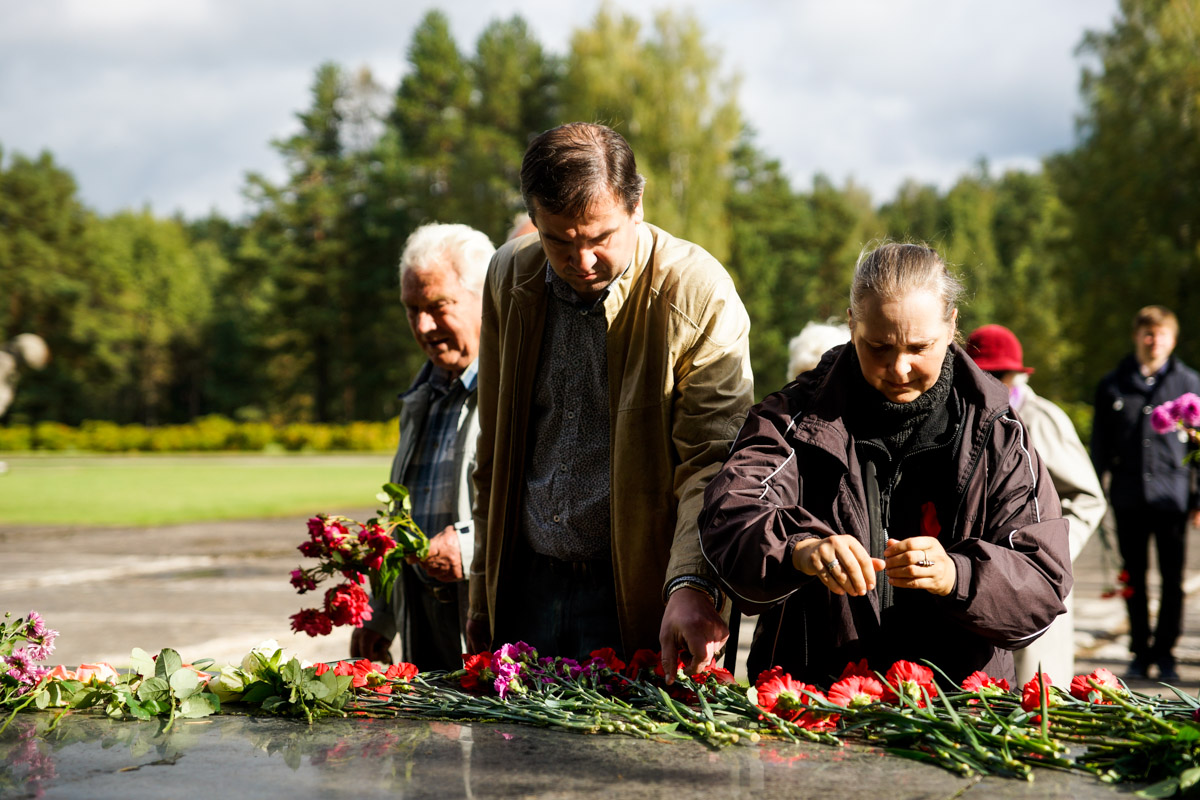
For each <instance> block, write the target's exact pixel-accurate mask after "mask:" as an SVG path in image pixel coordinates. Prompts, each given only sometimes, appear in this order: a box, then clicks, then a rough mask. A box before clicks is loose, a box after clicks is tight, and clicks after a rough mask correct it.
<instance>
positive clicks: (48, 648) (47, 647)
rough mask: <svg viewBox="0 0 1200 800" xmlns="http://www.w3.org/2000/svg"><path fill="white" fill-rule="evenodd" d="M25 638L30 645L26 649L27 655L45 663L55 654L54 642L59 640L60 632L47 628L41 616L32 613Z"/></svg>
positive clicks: (26, 624) (27, 619)
mask: <svg viewBox="0 0 1200 800" xmlns="http://www.w3.org/2000/svg"><path fill="white" fill-rule="evenodd" d="M23 636H24V637H25V641H26V642H27V643H28V644H27V645H26V648H25V650H26V655H28V656H29V658H31V659H33V660H34V661H45V660H46V659H47V658H49V657H50V654H51V653H53V652H54V640H55V639H57V638H58V631H56V630H51V629H50V628H47V627H46V623H45V621H44V620H42V617H41V615H40V614H38V613H37V612H36V611H30V612H29V616H28V617H27V618H26V620H25V632H24V634H23Z"/></svg>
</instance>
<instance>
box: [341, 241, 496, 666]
mask: <svg viewBox="0 0 1200 800" xmlns="http://www.w3.org/2000/svg"><path fill="white" fill-rule="evenodd" d="M494 252H495V248H494V247H493V246H492V243H491V242H490V241H489V240H488V238H487V236H485V235H484V234H482V233H480V232H479V231H477V230H474V229H472V228H469V227H467V226H466V225H440V224H431V225H424V226H422V227H420V228H418V229H417V230H416V231H414V232H413V234H412V235H411V236H410V237H409V239H408V242H407V243H406V244H405V247H404V253H403V255H401V257H400V296H401V299H402V301H403V302H404V307H405V310H406V311H407V313H408V324H409V327H410V328H411V329H412V333H413V337H414V338H415V339H416V341H417V344H418V345H420V347H421V349H422V350H423V351H424V352H425V354H426V356H428V358H429V360H428V361H427V362H426V363H425V365H424V366H423V367H422V368H421V371H420V373H419V374H418V375H417V377H416V379H415V380H414V381H413V384H412V386H410V387H409V389H408V391H406V392H404V394H402V395H401V396H400V399H401V402H402V404H403V405H402V409H401V412H400V446H399V448H398V449H397V451H396V457H395V459H394V460H393V463H392V475H391V480H392V482H393V483H400V484H403V485H405V486H407V487H408V489H409V493H410V497H411V498H412V505H413V519H414V521H415V522H416V523H417V525H418V526H419V527H420V528H421V530H423V531H425V533H426V534H427V535H428V536H429V537H430V546H429V556H428V557H427V558H426V559H425V560H424V561H422V562H419V563H415V562H414V563H410V564H409V565H408V566H406V567H405V568H404V571H403V574H402V575H401V576H400V579H399V580H397V582H396V587H395V589H394V590H393V592H392V597H391V598H379V597H374V598H372V599H371V608H372V611H373V615H372V618H371V620H370V621H369V622H367V623H366V624H365V625H364V626H363V627H362V628H359V629H357V630H355V632H354V634H353V635H352V637H351V639H350V655H351V656H353V657H356V658H371V659H374V660H377V661H391V653H390V652H389V650H388V647H389V645H390V643H391V641H392V638H393V637H394V636H395V635H396V634H397V633H399V634H400V642H401V648H402V650H401V652H402V657H403V659H404V660H405V661H408V662H411V663H413V664H416V665H417V666H418V667H419V668H420V669H421V670H423V671H424V670H433V669H445V670H453V669H458V668H459V667H461V666H462V654H463V653H464V652H465V646H464V642H463V632H464V630H465V626H466V614H467V581H466V579H465V576H464V569H463V565H464V564H467V565H470V563H471V552H472V550H473V548H474V536H473V534H472V532H471V505H472V502H473V499H474V489H473V486H472V484H471V473H472V471H473V470H474V467H475V439H476V436H477V435H478V432H479V424H478V421H477V418H476V382H475V381H476V373H477V368H476V367H477V365H476V357H477V353H478V350H479V329H480V313H481V311H480V309H481V291H482V286H483V281H484V278H485V276H486V273H487V265H488V261H489V260H490V259H491V257H492V253H494Z"/></svg>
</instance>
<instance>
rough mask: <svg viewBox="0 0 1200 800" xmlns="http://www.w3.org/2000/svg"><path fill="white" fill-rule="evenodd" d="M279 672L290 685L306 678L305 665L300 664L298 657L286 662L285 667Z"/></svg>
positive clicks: (294, 684)
mask: <svg viewBox="0 0 1200 800" xmlns="http://www.w3.org/2000/svg"><path fill="white" fill-rule="evenodd" d="M314 672H315V670H314ZM279 674H280V675H281V676H282V677H283V680H284V682H285V683H287V684H288V685H289V686H296V685H298V684H299V683H300V682H301V681H303V680H304V678H305V675H304V667H302V666H300V660H299V659H297V658H292V660H291V661H289V662H288V663H286V664H284V665H283V668H282V669H280V670H279Z"/></svg>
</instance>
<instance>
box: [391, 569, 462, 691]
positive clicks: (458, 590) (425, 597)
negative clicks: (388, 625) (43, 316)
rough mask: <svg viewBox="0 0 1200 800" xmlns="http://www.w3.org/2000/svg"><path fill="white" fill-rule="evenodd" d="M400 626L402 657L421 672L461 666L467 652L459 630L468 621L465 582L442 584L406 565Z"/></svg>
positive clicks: (402, 577)
mask: <svg viewBox="0 0 1200 800" xmlns="http://www.w3.org/2000/svg"><path fill="white" fill-rule="evenodd" d="M399 580H400V581H401V582H402V585H403V591H404V610H403V614H402V620H401V627H400V648H401V651H402V654H401V660H403V661H408V662H409V663H412V664H416V665H417V667H418V668H419V669H420V670H421V671H422V672H425V671H428V670H433V669H444V670H455V669H462V665H463V660H462V654H463V653H464V652H466V648H465V646H464V644H463V640H462V634H461V631H464V630H466V622H467V603H468V601H467V582H466V581H457V582H455V583H442V582H441V581H433V580H432V579H430V578H427V577H424V576H421V575H418V574H417V571H416V568H415V567H413V566H412V565H410V564H405V565H404V567H403V572H402V574H401V576H400V578H399Z"/></svg>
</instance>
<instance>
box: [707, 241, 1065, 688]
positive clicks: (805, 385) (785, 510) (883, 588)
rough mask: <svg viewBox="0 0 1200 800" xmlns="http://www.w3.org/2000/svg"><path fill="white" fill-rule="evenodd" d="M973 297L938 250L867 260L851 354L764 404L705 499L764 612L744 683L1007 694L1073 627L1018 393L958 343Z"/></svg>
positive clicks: (730, 568)
mask: <svg viewBox="0 0 1200 800" xmlns="http://www.w3.org/2000/svg"><path fill="white" fill-rule="evenodd" d="M961 293H962V286H961V284H960V283H959V282H958V280H957V279H956V278H954V276H953V275H951V274H950V272H949V271H948V270H947V269H946V267H945V265H944V263H943V262H942V260H941V258H940V257H939V256H938V255H937V253H936V252H934V251H933V250H931V249H929V248H927V247H923V246H920V245H911V244H885V245H882V246H881V247H879V248H878V249H876V250H874V251H873V252H871V253H868V254H866V255H865V256H864V257H863V258H861V259H860V261H859V264H858V266H857V267H856V269H855V275H854V282H853V285H852V286H851V292H850V310H849V320H850V330H851V335H852V338H851V342H850V343H849V344H847V345H843V346H841V347H837V348H834V349H832V350H830V351H829V352H827V353H826V354H825V356H824V358H823V359H822V360H821V363H820V364H819V365H818V366H817V367H816V368H815V369H813V370H811V371H809V372H806V373H803V374H802V375H800V376H799V377H798V378H797V379H796V380H795V381H794V382H792V383H791V384H789V385H787V386H785V387H784V388H783V389H782V390H780V391H779V392H776V393H775V394H772V395H771V396H769V397H767V398H766V399H765V400H764V401H763V402H762V403H760V404H758V405H757V406H755V407H754V408H753V409H752V410H751V412H750V415H749V416H748V417H747V419H746V423H745V425H744V426H743V428H742V431H741V433H740V434H739V435H738V439H737V441H736V442H735V444H734V447H733V450H732V452H731V454H730V456H729V459H728V461H727V462H726V463H725V466H724V467H723V468H722V470H721V472H720V474H718V476H717V477H716V478H714V479H713V481H712V482H711V483H710V484H709V486H708V489H707V491H706V493H705V507H704V511H703V513H702V514H701V517H700V523H701V533H700V539H701V545H702V547H703V549H704V553H705V556H706V557H707V558H708V560H709V561H710V562H711V564H712V566H713V567H714V569H715V570H716V572H717V574H719V575H720V576H721V579H722V581H723V582H724V584H725V586H726V588H727V589H728V591H729V592H730V594H731V595H732V596H733V597H734V598H736V599H737V600H738V604H739V606H740V607H741V609H742V610H743V611H751V612H753V611H756V610H762V611H763V613H762V614H761V616H760V619H759V622H758V627H757V629H756V631H755V636H754V643H753V645H752V647H751V650H750V658H749V662H748V667H749V671H750V677H751V678H753V677H754V676H756V675H757V674H758V673H759V671H760V670H762V669H765V668H768V667H771V666H775V665H778V666H782V667H783V668H784V669H785V670H787V671H788V672H790V673H791V674H792V675H793V676H795V677H797V678H800V679H802V680H806V681H810V682H813V683H819V684H823V685H828V683H829V682H830V681H831V680H833V679H836V678H837V677H838V675H839V674H840V673H841V671H842V669H843V667H844V666H845V665H846V663H847V662H849V661H858V660H860V659H863V658H866V659H868V662H869V664H870V666H871V668H872V669H876V670H879V671H881V672H882V671H886V670H887V669H888V667H889V666H891V664H892V662H893V661H895V660H897V659H906V660H910V661H918V660H927V661H931V662H933V663H934V664H936V665H937V666H938V667H939V668H941V669H942V670H943V671H945V672H946V674H947V675H948V676H949V677H950V678H951V679H952V680H954V681H955V682H958V681H961V680H962V678H964V677H966V676H967V675H969V674H970V673H971V672H973V671H975V670H983V671H985V672H987V673H988V674H989V675H991V676H993V677H995V678H1006V679H1008V680H1009V681H1010V682H1013V681H1014V675H1013V662H1012V654H1011V653H1010V652H1009V651H1010V650H1011V649H1013V648H1017V647H1022V646H1024V645H1025V644H1028V643H1029V642H1030V641H1032V640H1033V639H1035V638H1037V637H1038V636H1039V635H1041V633H1042V632H1043V631H1045V629H1046V628H1047V627H1048V626H1049V624H1050V622H1051V621H1052V620H1053V619H1054V618H1055V617H1056V616H1058V615H1059V614H1060V613H1062V610H1063V605H1062V598H1063V597H1064V596H1065V595H1066V593H1067V592H1068V591H1069V590H1070V587H1071V566H1070V563H1071V562H1070V556H1069V551H1068V544H1067V523H1066V521H1064V520H1063V519H1062V518H1061V512H1060V509H1059V502H1058V497H1057V495H1056V494H1055V492H1054V486H1053V484H1052V482H1051V481H1050V479H1049V476H1048V474H1047V472H1046V469H1045V467H1044V466H1043V465H1042V462H1041V459H1040V458H1039V457H1038V455H1037V453H1036V452H1035V451H1034V449H1033V446H1032V445H1031V444H1030V442H1029V439H1028V435H1027V432H1026V430H1025V427H1024V425H1023V424H1022V423H1021V421H1020V420H1019V419H1018V418H1017V417H1016V415H1015V414H1013V412H1012V411H1011V410H1010V409H1009V407H1008V393H1007V391H1006V390H1005V389H1004V387H1003V386H1002V385H1001V384H1000V383H999V382H998V381H996V380H995V379H993V378H991V377H990V376H987V375H985V374H984V373H983V372H981V371H980V370H979V368H978V367H976V366H975V364H974V362H972V361H971V360H970V358H968V357H967V356H966V355H965V354H964V353H963V351H962V350H961V349H960V348H959V347H958V346H957V345H955V344H954V343H953V340H954V336H955V329H956V322H957V318H958V309H957V307H956V302H957V298H958V297H959V296H960V295H961ZM1051 677H1052V678H1058V677H1059V676H1051ZM1067 677H1069V676H1062V677H1061V678H1060V679H1066V678H1067Z"/></svg>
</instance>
